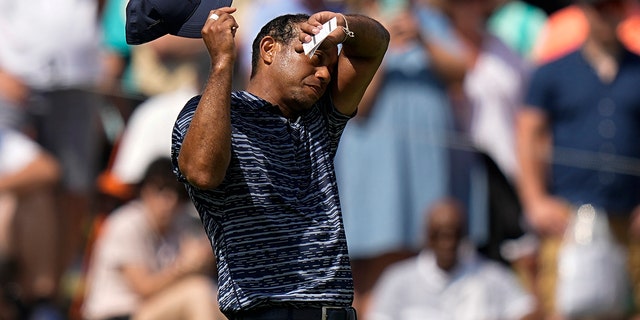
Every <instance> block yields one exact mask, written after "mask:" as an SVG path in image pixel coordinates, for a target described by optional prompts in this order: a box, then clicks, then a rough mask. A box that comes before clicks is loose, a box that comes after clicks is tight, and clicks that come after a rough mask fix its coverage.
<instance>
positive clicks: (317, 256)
mask: <svg viewBox="0 0 640 320" xmlns="http://www.w3.org/2000/svg"><path fill="white" fill-rule="evenodd" d="M199 100H200V97H199V96H198V97H195V98H193V99H191V100H190V101H189V102H188V103H187V105H186V106H185V108H184V109H183V110H182V112H181V113H180V115H179V116H178V120H177V121H176V125H175V127H174V131H173V137H172V150H171V154H172V159H173V163H174V171H175V173H176V175H177V176H178V179H179V180H180V181H182V182H184V183H185V185H186V186H187V189H188V191H189V195H190V197H191V199H192V201H193V202H194V204H195V207H196V208H197V210H198V212H199V213H200V216H201V218H202V221H203V224H204V227H205V230H206V231H207V234H208V235H209V239H210V240H211V242H212V246H213V247H214V251H215V253H216V257H217V259H218V272H219V275H218V278H219V290H220V292H219V303H220V308H221V310H222V311H223V312H225V313H227V312H237V311H241V310H242V311H245V310H249V309H253V308H258V307H265V306H283V305H293V306H320V305H334V306H348V305H351V302H352V300H353V283H352V277H351V268H350V264H349V258H348V252H347V244H346V238H345V234H344V227H343V224H342V217H341V210H340V201H339V198H338V189H337V185H336V179H335V174H334V167H333V158H334V156H335V154H336V150H337V147H338V141H339V140H340V135H341V134H342V131H343V129H344V127H345V125H346V123H347V121H348V120H349V118H350V117H349V116H345V115H342V114H340V113H339V112H338V111H337V110H335V108H334V106H333V105H332V104H331V103H329V102H324V103H321V102H319V103H317V104H316V105H315V106H314V107H313V108H312V109H311V110H310V111H309V112H307V113H306V114H305V115H303V116H301V117H299V118H298V119H297V120H296V121H290V120H288V119H287V118H284V117H283V116H282V115H281V113H280V112H279V111H278V110H277V107H275V106H273V105H271V104H269V103H268V102H266V101H264V100H262V99H260V98H258V97H256V96H254V95H251V94H250V93H248V92H234V93H233V94H232V100H231V106H232V107H231V124H232V150H231V152H232V156H231V163H230V165H229V168H228V169H227V173H226V177H225V179H224V181H223V183H222V184H221V185H220V186H219V187H218V188H216V189H215V190H201V189H198V188H196V187H193V186H191V185H189V184H188V183H187V182H186V180H185V178H184V176H183V175H182V173H181V172H180V171H179V169H178V167H177V156H178V153H179V151H180V147H181V145H182V141H183V138H184V135H185V134H186V132H187V129H188V127H189V124H190V122H191V119H192V118H193V114H194V112H195V110H196V108H197V105H198V102H199ZM211 125H215V124H214V123H212V124H211Z"/></svg>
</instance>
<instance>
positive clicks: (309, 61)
mask: <svg viewBox="0 0 640 320" xmlns="http://www.w3.org/2000/svg"><path fill="white" fill-rule="evenodd" d="M278 46H279V48H278V50H276V51H277V52H276V56H274V61H273V63H274V66H275V67H276V68H275V69H274V70H275V73H273V75H274V77H277V78H276V79H274V82H277V83H278V84H279V85H276V87H277V88H278V90H279V91H280V93H281V95H282V99H283V102H284V103H285V104H286V105H285V106H284V107H287V108H289V109H290V110H289V111H290V112H291V113H293V114H300V113H302V112H304V111H306V110H308V109H309V108H311V106H313V104H314V103H316V102H317V101H318V100H319V99H320V98H321V97H322V96H323V95H324V93H325V92H326V90H327V89H328V88H329V84H330V82H331V80H332V78H333V76H334V74H335V70H336V65H337V62H338V49H337V46H336V45H334V44H332V43H330V42H328V41H325V42H323V43H322V45H321V46H320V47H319V48H318V50H316V52H315V53H314V54H313V56H312V57H311V58H309V56H307V55H305V54H304V53H298V52H296V51H295V50H294V47H293V44H282V43H280V44H278ZM274 84H275V83H274Z"/></svg>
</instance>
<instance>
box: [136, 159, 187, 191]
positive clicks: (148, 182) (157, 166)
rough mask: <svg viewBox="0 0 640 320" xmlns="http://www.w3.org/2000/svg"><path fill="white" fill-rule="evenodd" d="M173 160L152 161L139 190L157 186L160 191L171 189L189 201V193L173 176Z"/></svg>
mask: <svg viewBox="0 0 640 320" xmlns="http://www.w3.org/2000/svg"><path fill="white" fill-rule="evenodd" d="M172 170H173V169H172V166H171V159H170V158H168V157H159V158H157V159H155V160H154V161H152V162H151V163H150V164H149V166H148V167H147V170H146V172H145V174H144V177H143V178H142V181H141V182H140V185H139V188H142V187H143V186H155V187H157V188H158V189H169V190H172V191H175V192H176V193H177V194H178V196H179V197H180V198H181V199H183V200H184V199H187V198H188V195H187V191H186V189H185V187H184V185H183V184H182V183H180V182H179V181H178V180H177V179H176V176H175V175H174V174H173V171H172Z"/></svg>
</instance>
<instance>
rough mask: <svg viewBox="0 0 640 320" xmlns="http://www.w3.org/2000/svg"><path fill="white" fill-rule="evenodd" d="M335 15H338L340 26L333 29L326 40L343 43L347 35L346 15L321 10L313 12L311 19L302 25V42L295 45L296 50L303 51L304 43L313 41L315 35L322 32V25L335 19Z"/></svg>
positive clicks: (336, 43) (335, 43)
mask: <svg viewBox="0 0 640 320" xmlns="http://www.w3.org/2000/svg"><path fill="white" fill-rule="evenodd" d="M334 17H336V20H337V23H338V28H336V30H333V31H332V32H331V33H330V34H329V35H328V36H327V38H325V40H324V41H329V42H331V43H333V44H334V45H338V44H339V43H342V42H343V41H344V40H345V38H346V35H345V33H344V31H343V29H342V27H344V26H345V21H344V17H343V16H342V15H341V14H338V13H335V12H331V11H321V12H318V13H315V14H313V15H312V16H311V17H309V20H308V21H307V22H305V23H302V24H301V25H300V31H301V32H300V36H299V37H300V43H298V44H296V45H295V47H294V48H295V50H296V52H298V53H301V52H303V51H304V49H303V47H302V44H303V43H307V42H309V41H311V39H312V37H313V36H315V35H316V34H318V33H320V30H322V25H323V24H324V23H326V22H327V21H329V20H331V19H333V18H334Z"/></svg>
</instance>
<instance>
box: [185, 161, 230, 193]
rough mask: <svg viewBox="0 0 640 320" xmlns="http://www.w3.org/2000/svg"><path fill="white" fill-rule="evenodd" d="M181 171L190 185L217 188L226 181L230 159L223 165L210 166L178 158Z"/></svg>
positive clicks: (209, 188) (205, 188)
mask: <svg viewBox="0 0 640 320" xmlns="http://www.w3.org/2000/svg"><path fill="white" fill-rule="evenodd" d="M178 165H179V166H180V171H181V172H182V174H183V175H184V177H185V179H187V182H189V184H190V185H192V186H194V187H196V188H198V189H203V190H211V189H215V188H217V187H218V186H220V185H221V184H222V182H223V181H224V178H225V175H226V171H227V166H228V161H226V163H225V165H223V166H209V165H207V164H204V163H188V162H187V161H181V159H178Z"/></svg>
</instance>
